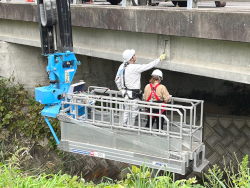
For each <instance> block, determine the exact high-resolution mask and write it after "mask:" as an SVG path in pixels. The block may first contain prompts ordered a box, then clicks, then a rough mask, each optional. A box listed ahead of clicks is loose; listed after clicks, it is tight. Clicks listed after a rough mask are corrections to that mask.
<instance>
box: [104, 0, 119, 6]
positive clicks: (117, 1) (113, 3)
mask: <svg viewBox="0 0 250 188" xmlns="http://www.w3.org/2000/svg"><path fill="white" fill-rule="evenodd" d="M107 1H108V2H110V4H111V5H118V4H119V3H120V2H121V1H122V0H107Z"/></svg>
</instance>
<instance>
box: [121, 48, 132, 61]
mask: <svg viewBox="0 0 250 188" xmlns="http://www.w3.org/2000/svg"><path fill="white" fill-rule="evenodd" d="M134 54H135V50H134V49H131V50H129V49H127V50H125V51H124V52H123V54H122V58H123V62H124V63H126V62H129V61H130V59H131V58H132V57H133V55H134Z"/></svg>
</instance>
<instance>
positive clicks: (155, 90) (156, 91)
mask: <svg viewBox="0 0 250 188" xmlns="http://www.w3.org/2000/svg"><path fill="white" fill-rule="evenodd" d="M151 76H152V77H151V79H150V80H149V82H150V84H148V85H146V87H145V89H144V94H143V99H144V100H145V101H148V102H156V103H168V102H170V101H171V99H170V95H169V93H168V90H167V88H166V87H165V86H164V85H162V84H160V83H161V81H162V80H163V74H162V72H161V71H160V70H159V69H156V70H154V71H153V72H152V74H151ZM147 111H148V112H150V109H147ZM152 113H156V114H159V109H152ZM160 113H161V114H164V115H166V110H161V112H160ZM155 120H156V123H157V129H159V117H158V116H152V127H153V124H154V122H155ZM149 123H150V115H148V121H147V124H146V127H147V128H149ZM163 123H164V118H163V117H162V118H161V130H163Z"/></svg>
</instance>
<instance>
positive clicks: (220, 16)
mask: <svg viewBox="0 0 250 188" xmlns="http://www.w3.org/2000/svg"><path fill="white" fill-rule="evenodd" d="M205 3H207V2H205ZM210 3H213V2H210ZM163 5H164V3H163ZM211 6H212V4H211ZM205 7H206V6H205ZM71 9H72V25H73V37H74V49H75V52H76V53H77V54H81V55H87V56H93V57H98V58H102V59H109V60H114V61H121V54H122V52H123V50H124V49H127V48H134V49H135V50H136V55H137V57H138V58H137V59H138V60H137V62H138V63H148V62H149V61H151V60H153V59H155V58H157V57H158V56H159V55H160V54H161V53H162V52H163V48H164V40H168V43H167V48H166V51H167V52H166V53H167V59H166V61H164V62H162V63H160V64H159V68H162V69H167V70H172V71H178V72H184V73H188V74H195V75H201V76H207V77H212V78H218V79H224V80H230V81H236V82H241V83H248V84H249V83H250V75H249V72H250V68H249V65H250V53H249V50H250V44H249V42H250V20H249V16H250V12H249V11H248V10H247V9H246V8H235V7H228V8H227V7H226V8H208V7H206V8H199V9H193V10H187V9H186V8H180V7H178V8H175V7H168V6H167V7H165V6H162V5H161V6H158V7H126V8H122V7H121V6H112V5H101V6H100V5H95V4H94V5H86V4H83V5H74V6H72V7H71ZM37 22H38V17H37V7H36V4H35V3H13V2H12V3H0V26H1V27H0V40H2V41H5V42H12V43H17V44H23V45H29V46H34V47H40V38H39V28H38V23H37Z"/></svg>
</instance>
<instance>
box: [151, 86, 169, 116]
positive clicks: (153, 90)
mask: <svg viewBox="0 0 250 188" xmlns="http://www.w3.org/2000/svg"><path fill="white" fill-rule="evenodd" d="M159 85H160V84H157V85H156V86H155V87H153V85H152V83H150V87H151V93H150V95H149V97H148V100H147V102H149V101H150V99H151V97H152V95H154V96H155V98H156V100H157V101H161V100H160V99H159V97H158V96H157V95H156V88H157V87H158V86H159ZM164 103H166V102H164ZM162 107H164V106H162ZM147 111H148V112H150V111H149V109H148V108H147ZM164 111H166V110H163V109H162V110H161V114H163V113H164ZM157 114H159V112H158V113H157ZM152 118H153V119H154V118H155V116H152Z"/></svg>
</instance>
